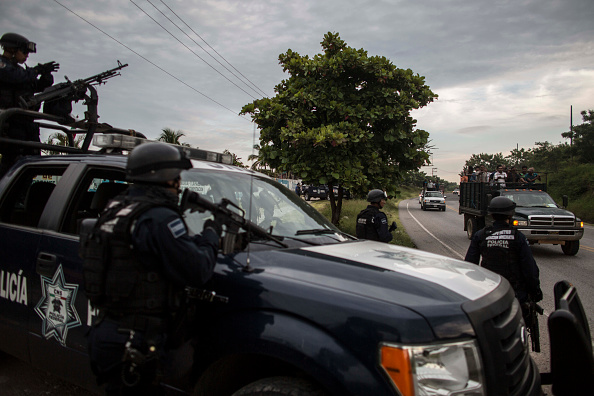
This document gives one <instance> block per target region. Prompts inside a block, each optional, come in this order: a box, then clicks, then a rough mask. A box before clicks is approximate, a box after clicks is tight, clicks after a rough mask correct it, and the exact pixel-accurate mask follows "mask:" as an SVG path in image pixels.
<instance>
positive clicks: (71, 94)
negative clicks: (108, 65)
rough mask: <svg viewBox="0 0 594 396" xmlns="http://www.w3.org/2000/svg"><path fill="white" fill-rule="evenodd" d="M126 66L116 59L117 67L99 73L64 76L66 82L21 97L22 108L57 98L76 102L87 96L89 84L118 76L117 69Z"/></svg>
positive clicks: (97, 83)
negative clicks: (81, 77) (74, 76)
mask: <svg viewBox="0 0 594 396" xmlns="http://www.w3.org/2000/svg"><path fill="white" fill-rule="evenodd" d="M126 66H128V64H127V63H126V64H125V65H122V64H121V63H120V61H118V67H115V68H113V69H111V70H107V71H104V72H103V73H99V74H96V75H94V76H91V77H88V78H84V79H81V80H76V81H70V80H69V79H68V77H65V78H66V82H63V83H59V84H55V85H52V86H51V87H49V88H47V89H46V90H44V91H43V92H41V93H38V94H37V95H34V96H33V97H30V98H23V97H21V98H20V104H21V107H22V108H24V109H32V108H37V107H38V106H39V105H40V104H41V102H48V101H53V100H58V99H66V100H70V101H75V102H77V101H79V100H81V99H85V98H87V96H86V93H87V88H89V86H91V85H101V84H105V80H109V79H110V78H112V77H116V76H120V75H121V73H118V70H121V69H123V68H124V67H126Z"/></svg>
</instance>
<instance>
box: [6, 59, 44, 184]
mask: <svg viewBox="0 0 594 396" xmlns="http://www.w3.org/2000/svg"><path fill="white" fill-rule="evenodd" d="M53 83H54V77H53V76H52V74H51V73H44V74H42V75H41V76H40V77H39V78H38V72H37V70H35V69H34V68H23V67H21V66H19V65H18V64H17V63H16V62H14V61H12V60H10V59H9V58H7V57H5V56H0V109H8V108H11V107H21V106H20V103H19V98H20V97H21V96H24V97H25V98H26V97H28V96H31V95H33V94H34V93H36V92H41V91H43V90H44V89H45V88H47V87H50V86H51V85H52V84H53ZM28 110H35V111H37V110H39V108H35V109H28ZM4 136H5V137H9V138H12V139H20V140H29V141H36V142H39V126H38V125H37V124H36V123H35V122H34V121H33V120H32V119H31V118H29V117H25V116H22V115H14V116H12V117H11V118H10V119H9V120H8V128H7V129H6V130H5V131H4ZM0 154H2V166H1V167H0V175H2V174H4V173H5V172H6V171H7V170H8V168H9V167H10V166H12V164H13V163H14V162H15V161H16V159H17V157H18V156H21V155H39V150H38V149H34V148H26V147H16V146H9V145H1V146H0Z"/></svg>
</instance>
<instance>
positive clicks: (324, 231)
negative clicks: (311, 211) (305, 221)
mask: <svg viewBox="0 0 594 396" xmlns="http://www.w3.org/2000/svg"><path fill="white" fill-rule="evenodd" d="M323 234H336V231H334V230H331V229H329V228H314V229H311V230H299V231H297V232H296V233H295V235H323Z"/></svg>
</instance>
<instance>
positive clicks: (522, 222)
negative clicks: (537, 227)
mask: <svg viewBox="0 0 594 396" xmlns="http://www.w3.org/2000/svg"><path fill="white" fill-rule="evenodd" d="M513 225H514V226H515V227H518V226H519V227H525V226H527V225H528V221H527V220H514V221H513Z"/></svg>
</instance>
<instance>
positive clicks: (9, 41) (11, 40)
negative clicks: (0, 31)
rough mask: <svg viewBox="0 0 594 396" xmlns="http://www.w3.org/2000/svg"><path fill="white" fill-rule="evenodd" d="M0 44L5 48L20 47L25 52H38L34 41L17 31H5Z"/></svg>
mask: <svg viewBox="0 0 594 396" xmlns="http://www.w3.org/2000/svg"><path fill="white" fill-rule="evenodd" d="M0 45H2V47H4V48H18V49H20V50H22V51H23V52H37V47H36V45H35V43H34V42H32V41H29V40H27V38H26V37H23V36H21V35H20V34H16V33H4V35H2V38H0Z"/></svg>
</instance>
